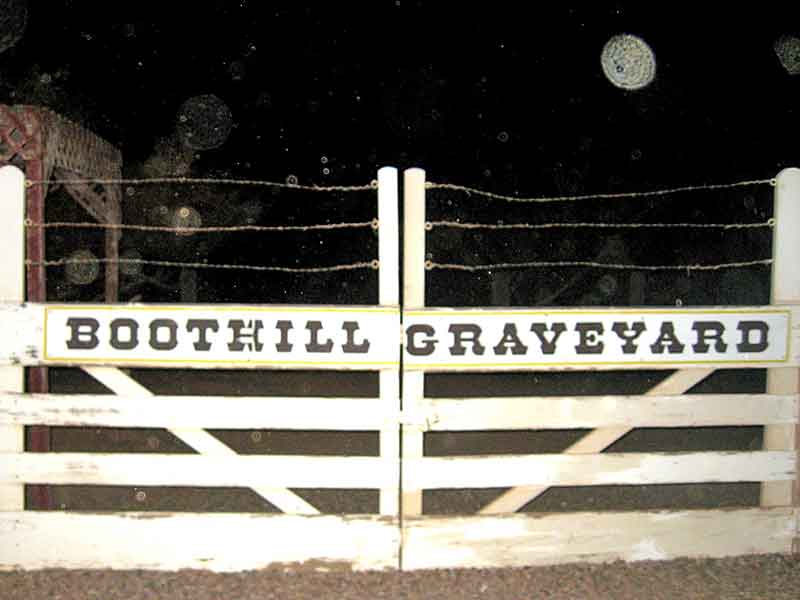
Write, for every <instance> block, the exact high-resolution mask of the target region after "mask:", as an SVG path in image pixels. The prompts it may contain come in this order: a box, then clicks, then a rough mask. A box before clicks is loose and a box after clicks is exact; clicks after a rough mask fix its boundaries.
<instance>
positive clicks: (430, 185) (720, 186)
mask: <svg viewBox="0 0 800 600" xmlns="http://www.w3.org/2000/svg"><path fill="white" fill-rule="evenodd" d="M765 184H769V185H772V186H774V185H775V179H774V178H772V179H751V180H745V181H737V182H735V183H716V184H707V185H685V186H681V187H674V188H667V189H661V190H649V191H646V192H615V193H604V194H580V195H576V196H541V197H533V198H524V197H520V196H507V195H503V194H495V193H494V192H487V191H484V190H479V189H477V188H471V187H467V186H463V185H456V184H453V183H436V182H433V181H431V182H427V183H426V184H425V187H426V188H427V189H431V190H437V189H438V190H452V191H457V192H464V193H466V194H467V195H473V194H474V195H476V196H483V197H485V198H490V199H492V200H503V201H505V202H519V203H547V202H576V201H580V200H619V199H623V198H647V197H651V196H666V195H669V194H677V193H681V192H695V191H701V190H724V189H731V188H736V187H746V186H755V185H765Z"/></svg>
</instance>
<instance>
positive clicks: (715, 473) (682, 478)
mask: <svg viewBox="0 0 800 600" xmlns="http://www.w3.org/2000/svg"><path fill="white" fill-rule="evenodd" d="M795 458H796V457H795V453H794V452H780V451H771V452H769V451H759V452H628V453H604V454H581V455H574V454H524V455H516V454H513V455H488V456H437V457H425V458H420V459H417V460H411V461H406V464H405V466H406V471H405V479H404V484H405V487H406V488H407V489H409V490H419V489H423V490H430V489H447V488H451V489H458V488H496V487H511V486H533V485H537V486H554V485H562V486H563V485H656V484H668V483H721V482H724V483H732V482H741V481H789V480H791V479H793V478H794V477H795V474H796V465H795Z"/></svg>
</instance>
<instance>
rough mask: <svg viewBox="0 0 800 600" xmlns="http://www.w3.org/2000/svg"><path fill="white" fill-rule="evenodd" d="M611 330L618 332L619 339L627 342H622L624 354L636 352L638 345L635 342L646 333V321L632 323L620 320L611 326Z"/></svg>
mask: <svg viewBox="0 0 800 600" xmlns="http://www.w3.org/2000/svg"><path fill="white" fill-rule="evenodd" d="M611 331H613V332H614V333H616V334H617V336H619V339H621V340H623V341H624V342H625V343H624V344H622V353H623V354H636V349H637V346H636V344H634V343H633V342H635V341H636V338H638V337H639V336H640V335H642V333H644V331H645V326H644V323H642V322H640V321H637V322H635V323H632V324H631V325H628V324H627V323H625V322H623V321H618V322H616V323H614V324H613V325H612V326H611Z"/></svg>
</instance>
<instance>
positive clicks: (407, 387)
mask: <svg viewBox="0 0 800 600" xmlns="http://www.w3.org/2000/svg"><path fill="white" fill-rule="evenodd" d="M403 210H404V214H403V310H406V309H408V310H414V309H420V308H424V307H425V171H424V170H422V169H406V171H405V173H404V174H403ZM424 391H425V372H424V371H415V372H409V371H405V370H404V371H403V403H402V404H403V412H404V413H409V414H414V413H416V412H417V411H416V408H417V405H418V404H419V403H420V401H421V400H422V398H423V396H424ZM423 443H424V433H423V432H422V430H421V429H420V428H419V427H417V426H414V425H411V424H404V425H403V436H402V448H403V460H407V459H415V458H421V457H422V456H423V450H424V447H423ZM401 511H402V514H403V516H409V517H410V516H415V515H421V514H422V490H408V491H405V488H404V491H403V494H402V504H401Z"/></svg>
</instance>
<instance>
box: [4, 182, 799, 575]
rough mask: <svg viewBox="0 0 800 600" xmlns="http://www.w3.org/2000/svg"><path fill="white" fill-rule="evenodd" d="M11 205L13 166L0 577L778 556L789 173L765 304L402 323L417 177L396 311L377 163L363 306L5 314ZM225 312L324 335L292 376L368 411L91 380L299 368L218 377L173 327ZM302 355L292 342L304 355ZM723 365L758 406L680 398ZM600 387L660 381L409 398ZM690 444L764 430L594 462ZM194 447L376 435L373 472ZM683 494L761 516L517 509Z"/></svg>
mask: <svg viewBox="0 0 800 600" xmlns="http://www.w3.org/2000/svg"><path fill="white" fill-rule="evenodd" d="M23 190H24V181H23V178H22V175H21V174H20V173H19V172H18V171H17V170H16V169H13V168H5V169H2V170H0V198H2V199H3V202H2V203H0V211H2V212H0V226H1V227H3V228H4V232H3V233H2V235H0V238H2V239H3V240H4V242H3V243H4V249H5V250H6V255H7V256H16V257H18V260H6V261H5V262H3V263H2V264H0V286H2V300H3V302H4V306H3V310H2V311H0V319H2V321H3V323H4V325H3V330H4V335H5V337H4V341H2V342H0V358H2V359H3V361H4V364H5V366H2V367H0V385H2V389H3V390H4V393H3V394H2V396H0V486H1V487H0V568H4V569H15V568H17V569H36V568H45V567H66V568H152V569H180V568H201V569H210V570H217V571H236V570H245V569H254V568H262V567H266V566H269V565H273V566H274V565H276V564H279V565H280V564H286V565H295V566H297V565H298V564H299V563H306V564H308V565H310V566H312V567H319V568H331V567H335V566H344V567H346V568H353V569H392V568H403V569H418V568H439V567H510V566H523V565H534V564H554V563H560V562H576V561H594V562H599V561H609V560H615V559H623V560H646V559H668V558H675V557H682V556H710V557H717V556H731V555H741V554H753V553H772V552H778V553H788V552H797V551H798V507H799V506H800V502H798V478H797V469H798V423H799V422H800V416H799V415H800V407H799V406H798V373H800V369H799V368H800V340H798V335H800V328H798V325H797V323H798V317H800V315H799V314H798V304H800V270H798V269H797V268H796V265H795V260H796V259H795V257H796V256H800V236H798V235H797V234H796V230H797V224H798V223H800V170H798V169H788V170H786V171H783V172H782V173H781V174H780V175H779V176H778V178H777V181H776V189H775V222H776V225H775V230H774V249H773V260H774V262H773V305H772V306H767V307H742V308H738V307H737V308H731V307H725V308H708V309H686V310H677V309H671V310H667V309H665V310H659V309H638V308H626V309H624V310H614V309H607V310H587V309H579V310H568V309H552V310H550V309H548V310H542V309H489V308H486V309H459V308H452V309H446V308H428V307H426V305H425V276H426V269H425V265H426V246H425V231H426V227H425V225H426V218H425V205H426V202H425V194H426V184H425V174H424V172H423V171H421V170H419V169H410V170H408V171H406V172H405V177H404V225H403V241H402V243H403V257H404V265H403V286H404V291H403V302H402V311H401V310H400V298H399V285H398V282H399V276H398V275H399V268H398V267H399V265H398V255H399V252H398V251H399V243H400V238H399V223H398V222H397V215H398V182H397V175H396V171H395V170H394V169H391V168H386V169H382V170H381V171H380V174H379V186H378V202H377V205H378V218H379V222H380V225H379V259H380V267H379V269H380V271H379V273H380V274H379V281H380V305H379V306H373V307H342V306H339V307H309V306H303V307H298V306H292V307H276V306H260V307H259V306H244V307H227V306H183V307H180V306H177V307H176V306H126V305H120V306H116V307H113V308H112V307H108V306H105V307H103V306H100V307H81V306H79V305H72V306H70V305H64V306H50V305H25V306H23V300H24V298H23V284H22V282H23V281H24V261H23V242H24V235H23V227H22V226H21V224H22V223H23V221H24V207H23V198H24V194H23ZM12 253H13V254H12ZM215 311H216V312H215ZM145 312H146V313H147V315H145V314H144V313H145ZM215 314H216V315H217V316H216V317H215V316H214V315H215ZM243 314H247V318H249V319H255V318H258V319H261V320H263V322H264V323H267V327H266V328H265V331H266V330H268V329H270V327H271V326H272V329H273V331H274V333H275V335H276V336H277V337H276V338H275V339H276V340H277V343H276V344H274V346H275V347H277V346H278V345H279V344H280V343H281V342H285V341H287V340H286V339H284V338H283V337H280V336H282V335H285V334H286V331H288V329H287V327H288V326H286V325H283V326H281V325H278V322H279V321H291V320H292V319H294V320H295V321H296V322H297V325H296V326H295V325H293V326H292V328H293V330H295V331H302V330H304V329H308V330H309V335H312V336H313V335H316V334H319V333H320V332H321V331H338V332H339V333H338V335H339V337H337V338H335V339H336V340H337V343H338V344H339V346H341V347H342V348H344V347H345V346H348V345H349V346H348V347H349V349H350V350H351V352H350V353H348V352H347V351H346V350H344V349H341V352H340V351H339V349H335V348H334V349H333V350H331V351H330V356H325V357H323V358H324V360H323V359H320V358H319V355H317V356H316V360H314V361H313V364H312V365H311V367H312V368H319V369H342V368H344V369H357V370H373V371H378V372H379V377H380V388H379V389H380V392H379V397H377V398H374V399H370V400H365V399H363V398H337V399H331V398H326V399H323V398H288V397H287V398H264V399H256V398H231V397H209V396H203V397H191V396H180V397H157V396H153V394H152V393H151V392H150V391H149V390H147V389H145V388H144V387H142V386H141V385H140V384H139V383H137V382H136V381H134V380H133V379H131V378H130V377H129V376H128V375H126V374H125V372H124V371H122V370H120V369H118V368H115V367H114V366H110V365H111V364H114V365H117V366H130V365H151V366H152V365H158V364H161V365H163V364H164V360H163V359H159V358H158V356H156V358H153V353H155V355H158V353H159V352H161V351H164V352H166V353H167V354H165V355H169V357H170V364H172V365H178V366H182V367H188V368H228V367H231V366H236V367H237V368H241V367H242V366H245V367H253V368H308V367H309V364H310V362H309V361H310V360H311V359H310V357H309V354H308V352H311V350H308V347H307V346H306V349H305V350H304V349H303V344H301V343H300V342H299V341H298V340H295V342H296V343H295V344H294V346H296V347H297V352H298V353H297V354H291V353H288V354H286V355H280V354H276V353H275V351H273V350H263V351H262V350H259V351H256V349H254V348H253V344H250V347H248V348H239V349H237V350H236V351H237V352H243V354H241V355H237V356H238V358H236V359H235V360H234V357H232V356H231V355H230V352H232V350H231V348H230V346H229V345H228V344H218V345H219V346H220V349H219V352H220V353H219V354H215V352H216V351H217V349H216V347H215V346H214V343H216V341H217V340H215V339H212V338H211V337H209V338H203V337H202V336H201V337H198V336H199V335H200V334H199V333H198V328H197V327H194V329H192V328H191V327H190V326H189V325H188V322H189V321H188V319H189V318H194V319H195V320H196V321H197V320H205V322H206V323H210V322H217V326H218V327H222V326H223V320H225V321H227V322H228V323H230V322H231V321H233V320H237V319H238V320H242V321H244V320H245V319H244V318H243V317H242V315H243ZM587 315H590V317H587ZM70 319H71V320H70ZM114 319H118V321H116V325H115V324H114V323H115V321H114ZM215 319H216V321H215ZM370 319H372V320H370ZM401 319H402V326H401ZM154 322H155V323H156V324H155V325H154V324H153V323H154ZM309 322H317V323H319V325H312V326H310V328H309V327H306V326H305V325H306V324H308V323H309ZM132 323H136V324H137V325H136V327H141V331H142V332H143V333H142V340H144V336H145V333H146V332H148V331H149V334H150V338H149V340H150V347H149V349H148V348H145V349H144V350H146V351H142V352H140V350H141V349H137V348H134V346H135V344H133V339H134V337H136V334H134V333H132V328H133V326H132ZM345 323H350V325H346V324H345ZM353 323H357V325H353ZM618 323H622V325H621V326H619V327H617V324H618ZM636 323H640V324H641V325H635V324H636ZM665 323H667V325H665ZM270 324H271V325H270ZM115 327H116V329H115ZM640 329H641V330H640ZM612 330H613V332H614V333H611V331H612ZM54 331H61V332H62V334H61V335H57V334H53V333H52V332H54ZM203 331H205V332H209V331H213V332H215V333H216V332H217V329H213V328H212V325H206V329H204V330H203ZM237 331H238V334H237V333H233V334H232V335H233V336H234V341H236V339H237V338H236V336H237V335H239V334H240V335H241V337H242V339H245V337H246V336H247V335H250V336H251V337H250V338H248V339H249V340H250V341H251V342H252V334H253V331H252V329H250V330H248V331H246V332H244V333H243V330H242V329H241V327H240V328H239V329H238V330H237ZM48 332H50V334H51V335H48ZM64 332H66V334H65V333H64ZM103 332H105V333H103ZM109 332H111V333H109ZM120 332H122V333H120ZM175 332H178V333H175ZM314 332H316V333H314ZM523 332H524V333H523ZM559 332H560V333H559ZM229 333H230V332H229ZM395 333H396V334H397V335H398V338H395V337H394V335H395ZM117 334H118V336H117V337H116V338H115V337H114V336H115V335H117ZM190 334H191V335H190ZM562 334H563V336H564V337H562V338H561V342H560V344H561V346H560V348H561V349H558V348H556V342H557V338H558V336H560V335H562ZM320 335H321V334H320ZM209 336H210V334H209ZM481 336H482V337H481ZM569 336H572V337H569ZM604 336H607V337H604ZM608 336H610V337H608ZM648 336H651V337H649V338H648ZM689 336H691V341H692V343H689V342H687V341H686V340H687V339H689ZM137 339H138V338H137ZM322 339H324V336H323V337H321V338H314V339H312V340H311V341H310V342H309V345H310V346H312V350H313V346H314V344H315V343H316V344H318V345H319V342H320V341H321V340H322ZM331 339H332V340H333V339H334V338H331ZM645 339H647V340H648V341H647V343H644V340H645ZM115 340H116V343H114V341H115ZM395 340H397V344H396V345H395ZM400 340H402V345H403V350H402V354H401V351H400V343H401V342H400ZM565 340H566V341H569V344H568V345H566V342H565ZM228 341H229V340H228ZM366 341H369V342H371V343H370V344H369V349H367V345H366V344H365V342H366ZM612 341H614V342H616V343H614V344H612V343H611V342H612ZM67 342H72V344H71V346H72V347H70V344H68V343H67ZM203 342H207V344H206V345H207V346H208V347H209V348H211V350H210V351H211V353H212V354H213V355H214V358H215V361H216V362H209V361H208V360H207V359H204V358H203V356H202V353H203V352H208V351H209V348H204V344H203ZM634 342H636V344H635V343H634ZM684 342H685V343H684ZM535 344H538V349H537V350H535V351H534V348H533V346H534V345H535ZM142 345H143V346H144V345H145V344H144V343H143V344H142ZM246 345H247V344H242V346H246ZM323 345H324V344H323ZM153 346H155V347H153ZM679 346H680V348H679ZM147 352H150V354H147ZM287 352H288V351H287ZM41 364H69V365H78V366H80V367H81V368H83V369H84V370H85V371H86V372H87V373H89V374H90V375H91V376H92V377H94V378H95V379H97V380H98V381H100V382H101V383H103V384H104V385H105V386H106V387H108V388H109V389H111V390H112V391H113V392H114V393H115V394H116V395H91V396H90V395H83V394H80V395H54V394H48V395H31V394H25V393H24V389H23V370H24V368H25V367H26V366H35V365H41ZM741 367H750V368H752V367H755V368H767V369H769V371H768V372H769V377H768V386H767V390H766V392H765V393H760V394H692V393H687V392H689V391H690V390H691V389H692V388H693V387H694V386H695V385H697V384H698V383H700V382H702V381H703V380H704V379H705V378H707V377H708V376H709V375H710V374H711V373H712V372H714V371H715V370H717V369H729V368H741ZM608 369H615V370H616V369H670V370H673V371H674V373H672V374H670V375H669V376H667V377H666V378H665V379H664V380H663V381H661V382H660V383H658V384H657V385H655V387H653V388H652V389H650V390H649V391H647V392H646V393H645V394H643V395H637V396H629V395H603V396H547V397H529V396H525V397H495V396H487V397H477V398H476V397H469V398H461V397H446V398H442V397H429V395H426V390H425V388H426V385H425V378H426V372H445V373H447V372H459V373H470V372H486V371H513V372H520V371H521V372H526V371H528V372H535V371H545V370H546V371H567V370H589V371H594V370H608ZM401 379H402V397H400V396H401V386H400V383H401ZM32 425H48V426H77V427H163V428H166V429H168V430H169V431H171V432H172V433H173V434H174V435H175V436H177V437H178V438H179V439H181V440H182V441H184V442H185V443H186V444H188V445H189V446H191V447H192V448H193V449H194V450H195V451H196V452H197V454H194V455H170V454H147V455H137V454H122V453H114V454H89V453H45V454H34V453H28V452H25V451H24V450H25V449H24V444H23V442H24V436H23V428H24V427H25V426H32ZM709 426H764V428H765V435H764V447H763V448H762V449H760V450H754V451H735V452H713V451H707V452H671V453H667V452H636V453H630V452H628V453H619V452H604V450H605V449H607V448H608V447H609V446H611V445H612V444H614V443H615V442H616V441H618V440H620V439H621V438H622V437H623V436H625V435H626V434H627V433H628V432H630V431H632V430H633V429H635V428H640V427H647V428H651V427H709ZM211 428H213V429H259V428H264V429H269V428H275V429H304V430H305V429H318V430H344V431H347V430H350V431H376V432H379V436H380V455H379V456H377V457H364V456H356V457H354V456H274V455H269V456H264V455H247V456H244V455H237V454H236V453H235V452H234V451H233V450H231V449H230V448H229V447H227V446H225V445H224V444H222V443H221V442H220V441H219V440H218V439H216V438H215V437H213V436H211V435H210V434H209V433H207V432H206V429H211ZM561 429H587V430H590V431H589V432H588V433H586V434H585V435H583V437H581V438H580V439H579V440H577V441H576V442H574V443H573V444H571V445H570V446H569V447H568V448H566V450H564V451H563V452H561V453H557V454H529V455H528V454H513V455H474V456H464V455H460V456H426V454H425V450H424V441H425V435H426V434H431V433H436V432H465V431H515V430H516V431H531V430H561ZM706 482H760V483H761V484H762V498H761V506H759V507H753V508H736V509H706V510H660V511H624V512H603V511H594V512H572V513H521V512H517V511H519V510H520V509H521V508H522V507H524V506H525V505H526V504H527V503H529V502H530V501H531V500H532V499H534V498H536V497H537V496H539V495H541V494H543V493H544V492H545V491H546V490H547V489H548V488H550V487H552V486H600V485H602V486H608V485H648V484H672V483H706ZM25 484H87V485H97V484H107V485H109V484H111V485H134V484H135V485H176V486H221V487H225V486H247V487H251V488H252V489H254V490H255V491H256V492H257V493H258V494H260V495H261V496H262V497H264V498H266V499H268V500H269V501H270V502H272V503H273V504H274V505H275V506H277V507H279V508H280V509H281V510H282V511H283V512H284V513H287V514H280V515H273V514H193V513H147V512H138V513H130V512H110V513H99V514H87V513H76V512H71V511H45V512H42V511H26V510H24V487H23V486H24V485H25ZM292 488H358V489H362V488H370V489H377V490H380V509H379V513H380V514H377V515H321V514H317V513H318V511H317V509H316V508H315V507H314V506H312V505H311V504H309V503H308V502H307V501H306V500H304V499H303V498H301V497H300V496H299V495H297V494H296V493H295V492H293V491H292ZM462 488H470V489H496V488H500V490H501V491H499V492H498V493H497V494H495V497H494V499H493V500H491V501H490V502H488V503H486V504H485V506H484V507H483V508H482V509H481V510H480V511H479V512H478V514H472V515H456V516H445V515H435V514H426V513H425V511H424V510H423V492H424V491H425V490H439V489H462ZM152 540H158V543H152ZM264 540H270V542H269V543H265V542H264Z"/></svg>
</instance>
